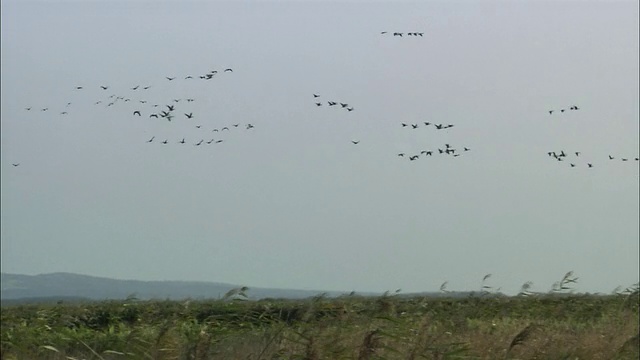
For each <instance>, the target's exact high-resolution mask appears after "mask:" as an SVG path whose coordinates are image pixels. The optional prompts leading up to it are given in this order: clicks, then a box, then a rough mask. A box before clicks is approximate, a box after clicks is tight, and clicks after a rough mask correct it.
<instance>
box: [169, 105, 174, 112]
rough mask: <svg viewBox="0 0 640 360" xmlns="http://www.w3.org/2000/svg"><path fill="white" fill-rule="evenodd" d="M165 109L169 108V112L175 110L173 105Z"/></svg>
mask: <svg viewBox="0 0 640 360" xmlns="http://www.w3.org/2000/svg"><path fill="white" fill-rule="evenodd" d="M167 108H169V111H173V109H174V108H175V105H167Z"/></svg>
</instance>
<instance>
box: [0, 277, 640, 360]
mask: <svg viewBox="0 0 640 360" xmlns="http://www.w3.org/2000/svg"><path fill="white" fill-rule="evenodd" d="M481 295H482V294H478V295H474V296H467V297H463V298H455V297H435V298H434V297H411V296H399V295H398V294H392V295H389V294H385V295H384V296H381V297H360V296H357V295H351V296H343V297H339V298H326V297H323V296H318V297H316V298H313V299H307V300H295V301H294V300H268V299H265V300H260V301H223V300H209V301H138V300H135V299H129V300H127V301H105V302H95V303H83V304H64V303H62V304H51V305H15V306H5V307H3V308H2V329H1V331H2V334H1V353H0V358H1V359H253V360H257V359H638V357H639V350H638V348H639V324H638V316H639V312H638V309H639V303H640V298H639V296H638V291H637V289H636V290H635V291H632V292H627V293H624V294H622V293H621V294H617V295H608V296H596V295H569V294H555V295H550V294H545V295H542V294H529V295H528V296H522V295H521V296H515V297H506V296H498V295H495V294H493V295H492V294H484V296H481Z"/></svg>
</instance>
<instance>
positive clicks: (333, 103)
mask: <svg viewBox="0 0 640 360" xmlns="http://www.w3.org/2000/svg"><path fill="white" fill-rule="evenodd" d="M327 102H328V103H329V106H334V105H338V103H337V102H334V101H327Z"/></svg>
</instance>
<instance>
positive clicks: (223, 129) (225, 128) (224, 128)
mask: <svg viewBox="0 0 640 360" xmlns="http://www.w3.org/2000/svg"><path fill="white" fill-rule="evenodd" d="M225 130H229V128H228V127H226V126H225V127H223V128H222V130H220V131H225Z"/></svg>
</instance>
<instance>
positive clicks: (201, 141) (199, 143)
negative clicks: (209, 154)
mask: <svg viewBox="0 0 640 360" xmlns="http://www.w3.org/2000/svg"><path fill="white" fill-rule="evenodd" d="M203 142H204V140H200V142H198V143H197V144H194V145H195V146H200V145H202V143H203Z"/></svg>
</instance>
